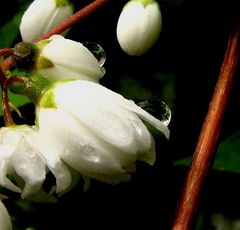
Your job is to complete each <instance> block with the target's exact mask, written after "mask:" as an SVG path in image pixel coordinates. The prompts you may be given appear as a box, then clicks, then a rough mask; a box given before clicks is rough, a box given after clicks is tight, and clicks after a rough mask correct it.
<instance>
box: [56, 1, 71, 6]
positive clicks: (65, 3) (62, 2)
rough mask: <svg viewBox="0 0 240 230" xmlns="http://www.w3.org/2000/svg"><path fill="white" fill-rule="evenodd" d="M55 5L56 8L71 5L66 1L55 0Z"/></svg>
mask: <svg viewBox="0 0 240 230" xmlns="http://www.w3.org/2000/svg"><path fill="white" fill-rule="evenodd" d="M55 3H56V6H57V7H63V6H68V5H71V3H70V2H69V1H68V0H55Z"/></svg>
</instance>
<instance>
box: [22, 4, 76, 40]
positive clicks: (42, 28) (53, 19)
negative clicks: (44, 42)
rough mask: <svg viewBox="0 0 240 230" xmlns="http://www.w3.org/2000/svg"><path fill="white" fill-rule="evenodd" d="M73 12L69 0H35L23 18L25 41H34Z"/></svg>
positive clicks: (23, 36) (23, 37)
mask: <svg viewBox="0 0 240 230" xmlns="http://www.w3.org/2000/svg"><path fill="white" fill-rule="evenodd" d="M72 14H73V7H72V5H71V4H70V3H69V1H68V0H34V1H33V2H32V3H31V5H30V6H29V7H28V8H27V10H26V11H25V13H24V15H23V17H22V20H21V24H20V32H21V36H22V39H23V41H25V42H32V41H33V40H34V39H36V38H38V37H40V36H41V35H43V34H45V33H47V32H48V31H49V30H50V29H52V28H53V27H55V26H56V25H58V24H59V23H60V22H62V21H63V20H65V19H66V18H68V17H69V16H71V15H72Z"/></svg>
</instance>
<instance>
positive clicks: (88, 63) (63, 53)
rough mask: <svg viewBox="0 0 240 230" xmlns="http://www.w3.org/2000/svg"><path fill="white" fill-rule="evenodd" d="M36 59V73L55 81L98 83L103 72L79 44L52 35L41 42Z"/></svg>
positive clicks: (90, 54) (92, 56) (93, 58)
mask: <svg viewBox="0 0 240 230" xmlns="http://www.w3.org/2000/svg"><path fill="white" fill-rule="evenodd" d="M37 46H39V49H40V50H39V54H38V57H37V61H36V62H37V63H36V68H37V71H38V72H39V73H40V74H41V75H42V76H43V77H45V78H47V79H49V80H52V81H57V80H67V79H79V80H90V81H94V82H98V81H99V79H100V78H101V77H102V76H103V74H104V71H103V68H102V67H101V66H100V63H99V62H98V60H97V59H96V58H95V57H94V55H93V54H92V53H91V52H90V51H89V50H88V49H87V48H86V47H85V46H83V45H82V44H81V43H80V42H75V41H73V40H70V39H65V38H64V37H62V36H60V35H53V36H52V37H51V38H49V39H48V40H44V41H41V42H39V43H38V44H37Z"/></svg>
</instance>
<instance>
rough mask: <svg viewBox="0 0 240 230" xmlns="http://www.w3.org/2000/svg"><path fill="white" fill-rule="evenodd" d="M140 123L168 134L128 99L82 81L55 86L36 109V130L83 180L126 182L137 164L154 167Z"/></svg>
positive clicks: (149, 140) (149, 141) (149, 137)
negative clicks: (147, 124)
mask: <svg viewBox="0 0 240 230" xmlns="http://www.w3.org/2000/svg"><path fill="white" fill-rule="evenodd" d="M142 120H143V121H145V122H147V123H149V124H151V125H152V126H154V127H155V128H156V129H158V130H160V131H161V132H163V133H164V135H165V136H166V137H168V136H169V130H168V128H167V126H166V125H165V124H163V123H162V122H161V121H160V120H158V119H156V118H155V117H153V116H152V115H150V114H149V113H147V112H146V111H144V110H143V109H141V108H140V107H138V106H137V105H136V104H135V103H134V102H133V101H130V100H127V99H125V98H124V97H122V96H121V95H119V94H117V93H115V92H113V91H111V90H109V89H107V88H105V87H103V86H101V85H99V84H96V83H93V82H90V81H84V80H81V81H79V80H76V81H69V82H63V83H59V82H58V83H56V85H55V86H54V87H53V88H51V89H49V90H48V91H46V92H45V94H44V95H43V97H42V99H41V100H40V102H39V104H38V106H37V122H38V123H37V126H38V127H39V132H40V133H41V135H42V136H46V137H47V140H48V141H49V143H50V144H51V148H52V149H54V148H55V149H56V151H57V152H58V153H59V155H60V157H61V159H62V160H63V161H64V162H66V163H67V164H68V165H70V166H71V167H72V168H74V169H75V170H77V171H78V172H80V174H81V175H82V176H84V177H85V178H86V177H89V178H95V179H98V180H100V181H103V182H106V183H110V184H117V183H119V182H121V181H127V180H129V179H130V177H131V175H130V173H132V172H134V171H135V162H136V160H140V161H145V162H147V163H149V164H150V165H152V164H154V162H155V145H154V140H153V137H152V135H151V134H150V132H149V131H148V129H147V128H146V126H145V124H144V123H143V121H142Z"/></svg>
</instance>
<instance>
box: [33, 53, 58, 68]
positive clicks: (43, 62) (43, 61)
mask: <svg viewBox="0 0 240 230" xmlns="http://www.w3.org/2000/svg"><path fill="white" fill-rule="evenodd" d="M51 67H54V64H53V62H52V61H51V60H50V59H48V58H47V57H44V56H40V57H39V58H38V60H37V63H36V68H37V69H47V68H51Z"/></svg>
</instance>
